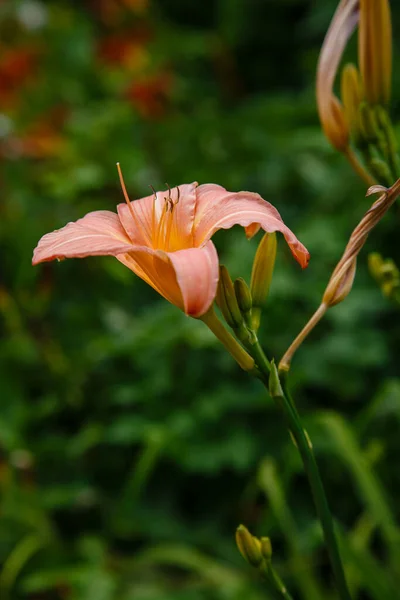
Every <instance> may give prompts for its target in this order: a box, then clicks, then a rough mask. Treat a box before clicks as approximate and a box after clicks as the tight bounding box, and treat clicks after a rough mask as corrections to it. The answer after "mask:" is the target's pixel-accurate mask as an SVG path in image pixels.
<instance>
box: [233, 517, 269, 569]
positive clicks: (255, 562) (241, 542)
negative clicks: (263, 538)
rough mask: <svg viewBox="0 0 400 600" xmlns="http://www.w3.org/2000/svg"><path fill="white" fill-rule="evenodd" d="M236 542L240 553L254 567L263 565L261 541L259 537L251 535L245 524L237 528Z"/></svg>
mask: <svg viewBox="0 0 400 600" xmlns="http://www.w3.org/2000/svg"><path fill="white" fill-rule="evenodd" d="M236 544H237V547H238V548H239V552H240V554H241V555H242V556H243V558H244V559H245V560H246V561H247V562H248V563H249V564H250V565H251V566H252V567H259V566H260V565H261V563H262V561H263V555H262V554H261V542H260V540H259V539H258V538H256V537H254V536H253V535H251V533H250V531H249V530H248V529H247V528H246V527H245V526H244V525H239V527H238V528H237V530H236Z"/></svg>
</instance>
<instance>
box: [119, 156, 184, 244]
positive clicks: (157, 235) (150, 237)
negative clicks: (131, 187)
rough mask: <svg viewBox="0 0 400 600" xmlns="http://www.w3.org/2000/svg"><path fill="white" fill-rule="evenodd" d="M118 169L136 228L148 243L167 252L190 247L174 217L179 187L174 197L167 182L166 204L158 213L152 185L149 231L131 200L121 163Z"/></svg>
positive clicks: (155, 194)
mask: <svg viewBox="0 0 400 600" xmlns="http://www.w3.org/2000/svg"><path fill="white" fill-rule="evenodd" d="M117 169H118V174H119V178H120V182H121V187H122V192H123V194H124V198H125V202H126V204H127V206H128V209H129V212H130V215H131V217H132V220H133V222H134V224H135V228H136V229H137V230H138V232H139V233H140V234H141V237H142V238H143V240H145V242H146V244H147V245H148V246H149V247H150V248H153V249H154V250H164V251H165V252H173V251H176V250H183V249H185V248H188V247H190V246H191V244H188V242H187V240H185V238H184V236H182V235H180V232H179V229H178V226H177V222H176V218H174V217H175V210H174V209H175V206H176V205H177V204H178V202H179V200H180V190H179V187H178V188H177V197H176V199H173V198H172V190H171V188H170V187H169V185H168V184H166V185H167V187H168V196H167V197H164V205H163V207H162V210H161V214H160V215H157V204H158V199H157V192H156V191H155V190H154V188H153V187H152V190H153V194H154V197H153V207H152V213H151V231H148V229H147V228H146V227H145V225H144V224H143V223H142V222H141V220H140V218H139V216H138V215H137V214H136V211H135V210H134V208H133V206H132V204H133V203H132V202H131V201H130V200H129V196H128V193H127V191H126V187H125V183H124V179H123V176H122V172H121V167H120V165H119V163H117Z"/></svg>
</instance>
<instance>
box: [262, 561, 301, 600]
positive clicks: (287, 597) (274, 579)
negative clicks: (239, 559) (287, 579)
mask: <svg viewBox="0 0 400 600" xmlns="http://www.w3.org/2000/svg"><path fill="white" fill-rule="evenodd" d="M262 573H263V575H264V577H265V578H266V579H267V580H268V581H269V583H270V584H271V585H272V586H273V588H274V590H275V591H276V592H277V593H278V594H279V596H280V597H281V598H283V599H284V600H293V596H292V595H291V594H290V593H289V591H288V589H287V587H286V586H285V584H284V583H283V581H282V579H281V578H280V577H279V575H278V573H277V572H276V571H275V569H274V567H273V566H272V565H271V563H269V564H268V566H267V567H266V569H265V570H263V571H262Z"/></svg>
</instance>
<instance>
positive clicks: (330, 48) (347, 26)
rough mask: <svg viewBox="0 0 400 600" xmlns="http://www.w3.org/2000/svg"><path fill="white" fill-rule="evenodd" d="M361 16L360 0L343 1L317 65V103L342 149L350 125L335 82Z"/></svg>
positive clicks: (329, 135)
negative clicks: (334, 90) (335, 87)
mask: <svg viewBox="0 0 400 600" xmlns="http://www.w3.org/2000/svg"><path fill="white" fill-rule="evenodd" d="M358 18H359V0H341V2H340V3H339V5H338V7H337V9H336V12H335V15H334V17H333V19H332V22H331V24H330V27H329V29H328V32H327V34H326V36H325V40H324V43H323V45H322V49H321V53H320V55H319V60H318V67H317V106H318V113H319V118H320V120H321V125H322V128H323V129H324V132H325V135H326V137H327V138H328V139H329V140H330V142H331V143H332V144H333V146H335V147H336V148H337V149H338V150H343V149H344V148H345V147H346V146H347V144H348V127H347V123H346V120H345V116H344V114H343V110H342V106H341V104H340V102H339V100H338V98H337V97H336V96H335V95H334V93H333V84H334V81H335V77H336V73H337V70H338V68H339V64H340V61H341V59H342V55H343V52H344V49H345V47H346V44H347V42H348V40H349V38H350V36H351V34H352V33H353V31H354V29H355V27H356V25H357V21H358Z"/></svg>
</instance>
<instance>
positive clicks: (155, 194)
mask: <svg viewBox="0 0 400 600" xmlns="http://www.w3.org/2000/svg"><path fill="white" fill-rule="evenodd" d="M149 188H150V189H151V191H152V192H153V194H154V202H157V192H156V190H155V189H154V187H153V186H152V185H149Z"/></svg>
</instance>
